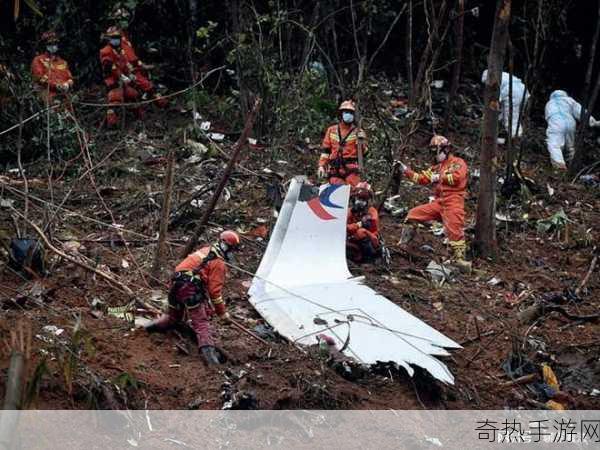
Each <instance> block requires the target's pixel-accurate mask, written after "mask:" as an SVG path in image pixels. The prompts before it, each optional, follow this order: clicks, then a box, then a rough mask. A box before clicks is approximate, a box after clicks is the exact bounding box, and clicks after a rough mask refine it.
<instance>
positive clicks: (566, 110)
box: [545, 91, 598, 169]
mask: <svg viewBox="0 0 600 450" xmlns="http://www.w3.org/2000/svg"><path fill="white" fill-rule="evenodd" d="M581 111H582V108H581V105H580V104H579V103H577V102H576V101H575V100H574V99H573V98H571V97H569V94H567V93H566V92H565V91H554V92H552V94H550V100H548V103H546V112H545V115H546V122H548V128H547V129H546V143H547V144H548V152H549V153H550V159H551V160H552V165H553V166H554V167H557V168H559V169H566V168H567V165H566V164H565V159H564V156H563V152H562V149H563V147H566V148H567V152H568V158H569V159H572V158H573V155H574V153H575V131H576V130H577V121H578V120H580V119H581ZM590 126H592V127H595V126H598V122H597V121H596V119H594V118H593V117H591V116H590Z"/></svg>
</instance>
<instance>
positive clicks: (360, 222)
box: [355, 220, 363, 228]
mask: <svg viewBox="0 0 600 450" xmlns="http://www.w3.org/2000/svg"><path fill="white" fill-rule="evenodd" d="M355 225H356V226H357V227H358V228H362V227H363V223H362V220H359V221H358V222H356V224H355Z"/></svg>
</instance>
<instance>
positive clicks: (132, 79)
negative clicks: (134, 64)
mask: <svg viewBox="0 0 600 450" xmlns="http://www.w3.org/2000/svg"><path fill="white" fill-rule="evenodd" d="M129 79H130V80H131V81H135V80H137V77H136V76H135V73H132V74H131V75H129Z"/></svg>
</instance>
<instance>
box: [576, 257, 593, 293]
mask: <svg viewBox="0 0 600 450" xmlns="http://www.w3.org/2000/svg"><path fill="white" fill-rule="evenodd" d="M597 264H598V254H596V247H594V257H593V258H592V262H591V263H590V268H589V269H588V271H587V273H586V274H585V277H583V280H581V283H580V284H579V286H578V287H577V289H575V296H577V297H579V294H581V291H582V290H583V288H584V287H585V285H586V284H587V282H588V281H589V279H590V277H591V276H592V273H593V272H594V270H595V269H596V265H597Z"/></svg>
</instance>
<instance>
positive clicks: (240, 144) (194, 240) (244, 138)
mask: <svg viewBox="0 0 600 450" xmlns="http://www.w3.org/2000/svg"><path fill="white" fill-rule="evenodd" d="M260 104H261V99H260V97H259V98H257V99H256V101H255V102H254V107H253V108H252V111H250V113H249V114H248V117H247V118H246V125H245V126H244V130H243V131H242V134H241V135H240V138H239V139H238V141H237V142H236V144H235V147H234V150H233V153H232V155H231V159H230V160H229V162H228V163H227V167H225V171H224V172H223V175H221V180H220V181H219V185H218V186H217V188H216V189H215V193H214V194H213V196H212V198H211V200H210V203H209V204H208V206H207V207H206V210H205V211H204V214H203V216H202V218H201V219H200V223H199V224H198V226H197V227H196V230H195V231H194V235H193V236H192V237H191V238H190V240H189V241H188V243H187V245H186V246H185V249H184V250H183V252H182V253H181V255H180V256H181V258H182V259H183V258H185V257H186V256H187V255H189V254H190V253H191V252H192V251H193V250H194V248H195V247H196V245H197V244H198V239H199V238H200V235H201V234H202V233H203V231H204V227H205V226H206V223H207V222H208V219H209V218H210V215H211V214H212V212H213V211H214V209H215V206H217V202H218V201H219V198H220V197H221V193H222V192H223V189H225V185H226V184H227V180H229V177H230V176H231V172H232V171H233V168H234V167H235V163H236V161H237V159H238V157H239V155H240V152H241V151H242V148H244V147H245V146H246V144H247V143H248V136H249V135H250V131H251V130H252V126H253V125H254V120H255V119H256V116H257V114H258V109H259V108H260Z"/></svg>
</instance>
